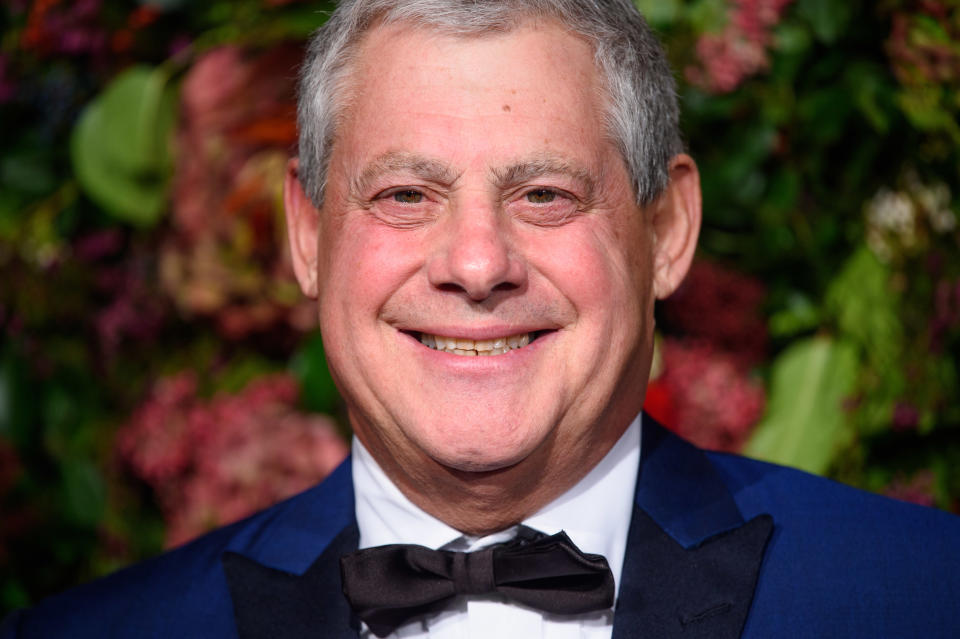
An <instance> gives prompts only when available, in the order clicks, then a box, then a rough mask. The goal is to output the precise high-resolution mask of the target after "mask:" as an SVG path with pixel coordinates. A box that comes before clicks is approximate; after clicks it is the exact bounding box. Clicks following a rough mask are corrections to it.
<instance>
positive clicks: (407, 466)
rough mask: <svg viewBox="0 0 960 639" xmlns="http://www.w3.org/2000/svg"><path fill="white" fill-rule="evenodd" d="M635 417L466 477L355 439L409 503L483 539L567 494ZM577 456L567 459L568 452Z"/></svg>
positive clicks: (424, 459)
mask: <svg viewBox="0 0 960 639" xmlns="http://www.w3.org/2000/svg"><path fill="white" fill-rule="evenodd" d="M634 416H635V415H634V414H631V415H629V416H616V417H614V416H607V417H608V418H610V419H609V420H608V421H606V423H607V424H615V425H616V426H613V427H608V428H607V432H606V433H603V429H601V428H599V427H598V428H595V429H584V430H583V431H581V432H585V433H587V434H588V435H587V436H584V437H583V441H577V442H567V444H566V445H562V443H559V442H557V441H555V439H556V438H555V437H551V438H549V439H548V440H546V441H544V442H542V443H541V445H540V446H539V447H537V449H535V450H534V451H533V453H531V454H530V455H528V456H527V457H526V458H525V459H523V460H521V461H520V462H519V463H517V464H514V465H512V466H509V467H506V468H501V469H498V470H492V471H484V472H468V471H463V470H458V469H454V468H450V467H448V466H444V465H443V464H440V463H439V462H437V461H436V460H434V459H432V458H431V457H429V456H427V455H425V454H422V453H420V454H418V455H409V456H400V455H398V454H396V452H395V451H397V450H398V448H397V447H391V446H385V445H384V442H383V441H381V440H380V439H379V438H377V437H370V436H364V435H365V433H364V432H363V431H357V436H358V438H359V439H360V440H361V442H362V443H363V445H364V447H365V448H366V449H367V451H368V452H369V453H370V455H371V456H372V457H373V459H374V460H376V462H377V463H378V464H379V466H380V468H381V469H382V470H383V472H384V473H385V474H386V475H387V477H388V478H389V479H390V480H391V481H392V482H393V484H394V485H395V486H396V487H397V488H398V489H399V490H400V492H402V493H403V494H404V495H405V496H406V497H407V498H408V499H409V500H410V501H411V502H413V504H415V505H416V506H417V507H418V508H420V509H421V510H423V511H424V512H426V513H428V514H430V515H431V516H433V517H435V518H436V519H439V520H440V521H442V522H444V523H445V524H447V525H448V526H450V527H452V528H454V529H456V530H458V531H460V532H462V533H464V534H467V535H473V536H484V535H488V534H491V533H494V532H498V531H501V530H504V529H506V528H509V527H510V526H513V525H516V524H519V523H521V522H522V521H524V520H525V519H527V518H529V517H530V516H531V515H533V514H535V513H537V512H538V511H540V510H541V509H542V508H544V507H545V506H546V505H548V504H549V503H551V502H552V501H554V500H555V499H557V498H558V497H560V496H561V495H562V494H564V493H565V492H567V491H568V490H570V489H571V488H572V487H573V486H574V485H576V484H577V482H579V481H580V480H581V479H583V478H584V477H585V476H586V475H587V473H589V472H590V470H591V469H592V468H594V467H595V466H596V465H597V464H598V463H599V462H600V461H601V460H602V459H603V457H604V456H605V455H606V454H607V453H608V452H609V451H610V449H611V448H612V447H613V445H614V444H615V443H616V442H617V440H618V439H619V438H620V436H621V435H622V434H623V432H624V430H625V429H626V428H627V426H628V425H629V424H630V422H631V421H632V419H633V417H634ZM574 452H575V453H578V454H571V453H574Z"/></svg>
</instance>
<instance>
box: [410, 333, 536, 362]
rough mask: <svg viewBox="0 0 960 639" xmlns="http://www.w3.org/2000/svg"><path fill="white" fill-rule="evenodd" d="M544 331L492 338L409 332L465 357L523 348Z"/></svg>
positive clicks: (482, 355) (435, 348) (433, 347)
mask: <svg viewBox="0 0 960 639" xmlns="http://www.w3.org/2000/svg"><path fill="white" fill-rule="evenodd" d="M546 332H548V331H533V332H531V333H517V334H516V335H507V336H504V337H497V338H494V339H477V340H473V339H467V338H463V337H448V336H444V335H432V334H430V333H410V334H411V335H412V336H413V337H415V338H417V339H419V340H420V343H421V344H423V345H424V346H427V347H428V348H432V349H434V350H437V351H443V352H444V353H452V354H454V355H462V356H465V357H476V356H480V357H485V356H490V355H503V354H504V353H509V352H510V351H512V350H517V349H519V348H523V347H524V346H527V345H528V344H530V343H531V342H533V341H535V340H536V339H537V338H538V337H540V336H541V335H543V334H544V333H546Z"/></svg>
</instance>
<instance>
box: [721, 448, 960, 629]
mask: <svg viewBox="0 0 960 639" xmlns="http://www.w3.org/2000/svg"><path fill="white" fill-rule="evenodd" d="M709 456H710V459H711V462H712V463H713V464H714V466H715V467H716V468H717V470H718V472H719V473H720V474H721V476H722V478H723V481H724V482H725V483H726V485H727V487H728V489H729V491H730V493H731V494H732V495H733V498H734V500H735V501H736V502H737V505H738V507H739V508H740V510H741V512H742V513H743V516H744V518H745V519H750V518H752V517H754V516H756V515H758V514H761V513H769V514H770V515H772V516H773V521H774V533H773V535H772V536H771V539H770V541H769V543H768V546H767V550H766V554H765V557H764V562H763V566H762V568H761V573H760V577H759V580H758V584H757V590H756V594H755V598H754V603H753V609H752V612H751V614H750V617H749V619H748V623H747V628H746V630H745V632H744V635H743V636H744V637H767V636H776V635H777V634H782V633H783V631H784V629H785V628H792V629H793V630H792V631H791V632H796V633H797V634H795V635H792V636H809V637H862V636H888V637H892V636H926V637H954V636H957V633H958V632H960V621H958V620H957V619H956V616H955V610H956V601H955V597H956V593H957V592H958V591H960V550H958V548H960V517H957V516H955V515H952V514H950V513H946V512H943V511H939V510H935V509H932V508H925V507H923V506H918V505H915V504H909V503H905V502H901V501H897V500H894V499H890V498H887V497H882V496H879V495H875V494H872V493H867V492H864V491H861V490H858V489H855V488H852V487H850V486H846V485H843V484H840V483H837V482H835V481H832V480H829V479H825V478H822V477H818V476H815V475H811V474H809V473H805V472H802V471H799V470H795V469H791V468H786V467H783V466H777V465H774V464H768V463H764V462H759V461H755V460H750V459H746V458H743V457H738V456H736V455H728V454H722V453H709Z"/></svg>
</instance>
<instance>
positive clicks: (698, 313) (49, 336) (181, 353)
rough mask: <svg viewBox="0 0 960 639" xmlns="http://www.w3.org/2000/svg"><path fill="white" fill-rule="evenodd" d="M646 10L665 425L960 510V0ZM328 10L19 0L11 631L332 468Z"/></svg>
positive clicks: (7, 26)
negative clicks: (661, 261)
mask: <svg viewBox="0 0 960 639" xmlns="http://www.w3.org/2000/svg"><path fill="white" fill-rule="evenodd" d="M637 5H638V6H639V7H640V8H641V10H643V11H644V12H645V13H646V15H647V17H648V19H649V21H650V22H651V24H652V25H653V26H654V27H655V29H656V30H657V31H658V32H659V33H660V34H661V35H662V36H663V39H664V41H665V43H666V46H667V49H668V51H669V55H670V57H671V59H672V62H673V65H674V69H675V71H676V75H677V79H678V82H679V84H680V94H681V100H682V107H683V112H684V115H683V129H684V132H685V136H686V139H687V140H688V144H689V147H690V150H691V152H692V154H693V155H694V157H695V158H696V159H697V161H698V162H699V164H700V170H701V174H702V177H703V187H704V196H705V211H704V213H705V225H704V229H703V234H702V240H701V244H700V252H699V256H698V260H697V262H696V263H695V265H694V267H693V270H692V272H691V274H690V276H689V277H688V278H687V281H686V282H685V283H684V285H683V287H682V288H681V290H680V291H679V292H678V293H677V294H676V295H675V296H674V297H673V298H671V299H670V300H668V301H667V302H666V303H665V304H663V305H662V306H661V307H659V308H658V311H657V312H658V327H659V337H658V353H657V357H656V364H655V370H654V372H653V380H652V382H651V385H650V388H649V390H648V393H647V400H646V405H647V408H648V410H649V411H650V412H651V413H652V414H653V415H655V416H656V417H657V418H659V419H660V420H662V421H663V422H664V423H665V424H666V425H667V426H669V427H670V428H671V429H673V430H675V431H677V432H679V433H681V434H682V435H684V436H686V437H688V438H690V439H692V440H693V441H695V442H697V443H699V444H701V445H703V446H706V447H709V448H713V449H718V450H727V451H738V452H742V453H745V454H747V455H750V456H754V457H758V458H762V459H768V460H773V461H777V462H780V463H786V464H790V465H794V466H798V467H800V468H803V469H805V470H808V471H810V472H814V473H818V474H823V475H827V476H830V477H834V478H837V479H839V480H841V481H844V482H847V483H851V484H853V485H856V486H860V487H862V488H866V489H868V490H872V491H876V492H881V493H885V494H888V495H891V496H894V497H897V498H900V499H905V500H909V501H913V502H917V503H921V504H925V505H928V506H934V507H939V508H943V509H947V510H952V511H954V512H957V511H958V510H960V393H958V362H960V228H958V224H957V218H958V213H960V124H958V115H960V7H958V2H957V1H956V0H870V1H858V0H848V1H846V2H836V1H834V0H637ZM330 8H331V7H330V6H329V3H315V2H306V1H298V0H237V1H232V2H226V1H223V0H212V1H210V2H202V3H201V2H188V1H187V0H141V1H140V2H136V1H134V0H74V1H67V0H34V1H30V0H6V1H5V2H4V4H3V6H2V7H0V329H2V333H0V335H2V337H0V615H3V614H4V613H6V612H7V611H9V610H10V609H12V608H15V607H19V606H24V605H28V604H30V603H31V602H33V601H36V600H37V599H38V598H40V597H43V596H45V595H47V594H50V593H53V592H56V591H59V590H62V589H64V588H66V587H69V586H71V585H73V584H76V583H79V582H81V581H84V580H87V579H90V578H92V577H94V576H97V575H100V574H103V573H105V572H108V571H112V570H115V569H117V568H119V567H122V566H124V565H126V564H128V563H130V562H133V561H137V560H140V559H143V558H145V557H148V556H150V555H153V554H156V553H158V552H160V551H162V550H163V549H164V548H169V547H172V546H176V545H179V544H181V543H184V542H185V541H187V540H189V539H191V538H193V537H195V536H197V535H199V534H202V533H203V532H204V531H206V530H209V529H210V528H212V527H215V526H218V525H222V524H225V523H228V522H230V521H233V520H236V519H238V518H240V517H243V516H245V515H247V514H249V513H251V512H253V511H255V510H257V509H260V508H262V507H264V506H267V505H269V504H271V503H273V502H274V501H276V500H279V499H281V498H283V497H285V496H287V495H290V494H293V493H295V492H298V491H300V490H302V489H304V488H306V487H307V486H309V485H311V484H312V483H314V482H316V481H318V480H319V479H321V478H322V477H323V476H324V475H325V474H326V473H328V472H329V471H330V470H331V469H332V468H333V467H334V466H336V464H337V463H338V462H339V461H340V460H341V459H342V458H343V457H344V456H345V455H346V453H347V445H346V442H347V441H348V438H349V432H348V428H347V426H346V424H345V421H344V419H343V411H342V407H341V404H340V400H339V397H338V395H337V392H336V389H335V388H334V387H333V384H332V382H331V380H330V376H329V373H328V372H327V369H326V365H325V363H324V354H323V347H322V344H321V342H320V339H319V335H318V334H317V333H316V331H315V328H314V327H315V320H314V312H313V309H312V306H311V304H310V303H309V302H307V301H306V300H305V299H304V298H302V296H301V294H300V292H299V289H298V287H297V285H296V283H295V282H294V280H293V278H292V275H291V270H290V265H289V259H288V255H287V253H286V248H285V230H284V223H283V210H282V202H281V190H280V189H281V183H282V177H283V172H284V166H285V162H286V160H287V158H288V157H289V156H290V155H291V154H295V152H296V148H295V147H296V129H295V122H294V109H295V104H294V83H295V75H296V68H297V65H298V62H299V60H300V57H301V53H302V50H303V45H304V42H305V40H306V38H307V36H308V34H309V33H310V32H311V31H312V30H313V29H315V28H316V27H317V26H318V25H319V24H321V23H322V22H323V20H324V19H325V16H326V13H325V12H326V11H328V10H329V9H330ZM638 392H639V391H638Z"/></svg>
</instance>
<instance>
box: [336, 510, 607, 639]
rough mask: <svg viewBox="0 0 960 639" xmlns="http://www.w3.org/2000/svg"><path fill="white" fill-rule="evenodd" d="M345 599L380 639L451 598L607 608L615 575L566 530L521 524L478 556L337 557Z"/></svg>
mask: <svg viewBox="0 0 960 639" xmlns="http://www.w3.org/2000/svg"><path fill="white" fill-rule="evenodd" d="M340 572H341V576H342V578H343V594H344V595H346V597H347V600H348V601H349V602H350V606H351V607H352V608H353V611H354V612H355V613H356V614H357V616H358V617H359V618H360V619H362V620H363V621H364V622H365V623H366V624H367V626H369V628H370V630H371V631H372V632H373V634H375V635H377V636H378V637H386V636H387V635H389V634H390V633H391V632H393V631H394V630H395V629H396V628H398V627H399V626H401V625H403V624H404V623H405V622H407V621H409V620H410V619H412V618H413V617H416V616H417V615H421V614H424V613H430V612H437V611H440V610H442V609H443V608H444V607H445V606H446V605H447V604H448V602H449V601H450V600H451V599H453V598H454V597H456V596H457V595H481V594H489V593H500V594H502V595H504V596H505V597H507V598H508V599H511V600H513V601H515V602H517V603H520V604H523V605H525V606H529V607H531V608H536V609H537V610H541V611H543V612H548V613H554V614H580V613H585V612H593V611H597V610H604V609H607V608H611V607H612V606H613V573H611V572H610V566H609V565H607V560H606V559H604V558H603V557H602V556H601V555H590V554H584V553H582V552H580V550H579V549H578V548H577V547H576V546H575V545H574V544H573V542H572V541H570V538H569V537H567V534H566V533H565V532H562V531H561V532H559V533H557V534H556V535H551V536H549V537H548V536H547V535H545V534H543V533H541V532H537V531H535V530H533V529H532V528H527V527H526V526H521V527H520V532H519V533H518V535H517V537H516V538H514V539H513V540H511V541H508V542H506V543H503V544H496V545H494V546H490V547H488V548H484V549H483V550H478V551H476V552H470V553H467V552H454V551H450V550H431V549H429V548H425V547H423V546H414V545H406V544H392V545H389V546H378V547H376V548H367V549H365V550H359V551H357V552H353V553H350V554H348V555H345V556H343V557H341V558H340Z"/></svg>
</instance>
